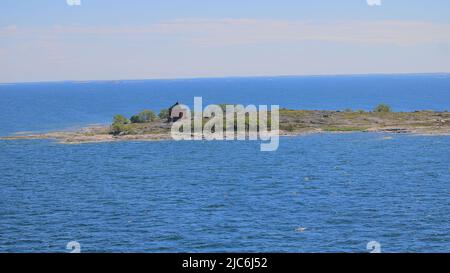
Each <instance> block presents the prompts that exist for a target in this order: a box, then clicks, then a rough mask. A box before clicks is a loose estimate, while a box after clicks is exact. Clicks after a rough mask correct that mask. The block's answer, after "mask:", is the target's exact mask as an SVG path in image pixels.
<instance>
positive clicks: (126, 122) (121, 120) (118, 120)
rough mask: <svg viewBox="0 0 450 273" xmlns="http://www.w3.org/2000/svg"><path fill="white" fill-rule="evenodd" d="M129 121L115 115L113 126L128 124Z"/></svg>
mask: <svg viewBox="0 0 450 273" xmlns="http://www.w3.org/2000/svg"><path fill="white" fill-rule="evenodd" d="M128 123H130V121H129V120H128V119H127V118H126V117H124V116H122V115H115V116H114V119H113V124H128Z"/></svg>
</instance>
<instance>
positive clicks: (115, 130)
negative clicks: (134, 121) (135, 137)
mask: <svg viewBox="0 0 450 273" xmlns="http://www.w3.org/2000/svg"><path fill="white" fill-rule="evenodd" d="M128 123H130V121H129V120H128V119H127V118H126V117H124V116H122V115H115V116H114V119H113V123H112V125H111V134H113V135H119V134H121V133H123V132H125V131H126V130H127V124H128Z"/></svg>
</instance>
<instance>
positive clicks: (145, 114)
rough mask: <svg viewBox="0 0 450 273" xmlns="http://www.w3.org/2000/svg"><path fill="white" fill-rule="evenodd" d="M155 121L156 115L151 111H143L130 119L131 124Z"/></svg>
mask: <svg viewBox="0 0 450 273" xmlns="http://www.w3.org/2000/svg"><path fill="white" fill-rule="evenodd" d="M155 119H156V115H155V113H154V112H153V111H151V110H144V111H142V112H140V113H139V114H137V115H134V116H132V117H131V123H146V122H152V121H154V120H155Z"/></svg>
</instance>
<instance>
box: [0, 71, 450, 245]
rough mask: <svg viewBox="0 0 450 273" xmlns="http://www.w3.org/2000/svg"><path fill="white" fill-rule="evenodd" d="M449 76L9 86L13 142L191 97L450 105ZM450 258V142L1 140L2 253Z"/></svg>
mask: <svg viewBox="0 0 450 273" xmlns="http://www.w3.org/2000/svg"><path fill="white" fill-rule="evenodd" d="M449 87H450V77H448V76H442V75H431V76H417V77H414V76H371V77H363V76H354V77H300V78H295V77H294V78H290V77H288V78H256V79H210V80H183V81H150V82H147V81H144V82H116V83H111V82H110V83H99V82H97V83H96V82H94V83H55V84H44V83H43V84H18V85H0V117H1V118H0V135H10V134H12V133H14V132H17V131H46V130H53V129H66V128H70V127H78V126H85V125H87V124H89V123H95V122H100V123H105V122H109V121H110V119H111V116H112V115H113V114H115V113H123V114H126V115H131V114H133V113H135V112H137V111H140V110H142V109H144V108H150V109H161V108H163V107H166V106H167V105H170V104H171V103H173V102H174V101H176V100H179V101H181V102H183V103H187V104H190V103H192V101H193V97H194V96H196V95H201V96H203V98H204V101H205V103H210V102H214V103H243V104H250V103H251V104H280V106H281V107H289V108H297V109H299V108H308V109H343V108H346V107H351V108H353V109H372V107H373V106H375V105H377V104H378V103H381V102H384V103H388V104H391V105H392V106H393V107H394V109H395V110H399V111H402V110H405V111H412V110H416V109H436V110H445V109H448V108H450V107H449V106H450V90H449ZM372 240H375V241H377V242H379V243H380V244H381V250H382V251H383V252H404V251H407V252H449V251H450V137H449V136H434V137H426V136H410V135H384V134H371V133H352V134H317V135H309V136H301V137H284V138H282V139H281V141H280V148H279V150H278V151H276V152H268V153H267V152H266V153H264V152H260V143H259V142H248V141H247V142H238V141H231V142H230V141H227V142H220V141H219V142H206V141H205V142H195V141H194V142H172V141H161V142H117V143H97V144H82V145H63V144H58V143H55V142H53V141H48V140H24V141H1V140H0V252H30V251H31V252H67V251H68V250H66V245H67V243H68V242H70V241H77V242H79V243H80V244H81V251H83V252H104V251H113V252H136V251H137V252H141V251H145V252H181V251H188V252H209V251H213V252H222V251H236V252H246V251H249V252H266V251H267V252H332V251H338V252H368V250H367V249H366V246H367V243H368V242H369V241H372Z"/></svg>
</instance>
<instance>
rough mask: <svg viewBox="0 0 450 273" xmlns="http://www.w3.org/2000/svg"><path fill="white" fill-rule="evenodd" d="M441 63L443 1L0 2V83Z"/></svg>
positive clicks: (449, 42)
mask: <svg viewBox="0 0 450 273" xmlns="http://www.w3.org/2000/svg"><path fill="white" fill-rule="evenodd" d="M430 72H450V1H448V0H434V1H418V0H381V5H380V6H369V5H368V4H367V2H366V0H346V1H332V0H315V1H300V0H284V1H283V0H278V1H274V0H273V1H268V0H258V1H257V0H240V1H236V0H227V1H211V0H208V1H206V0H191V1H187V0H185V1H181V0H164V1H143V0H142V1H141V0H130V1H118V0H109V1H106V0H81V5H80V6H69V5H68V4H67V3H66V0H2V3H1V9H0V82H24V81H58V80H110V79H111V80H113V79H144V78H183V77H221V76H255V75H305V74H355V73H363V74H365V73H430Z"/></svg>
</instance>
